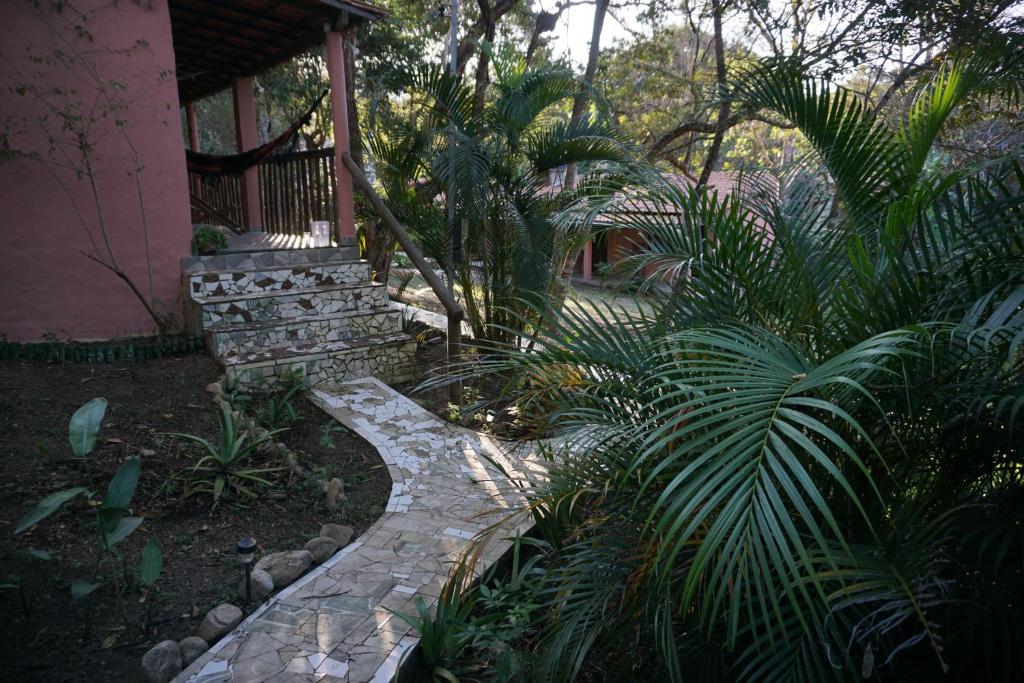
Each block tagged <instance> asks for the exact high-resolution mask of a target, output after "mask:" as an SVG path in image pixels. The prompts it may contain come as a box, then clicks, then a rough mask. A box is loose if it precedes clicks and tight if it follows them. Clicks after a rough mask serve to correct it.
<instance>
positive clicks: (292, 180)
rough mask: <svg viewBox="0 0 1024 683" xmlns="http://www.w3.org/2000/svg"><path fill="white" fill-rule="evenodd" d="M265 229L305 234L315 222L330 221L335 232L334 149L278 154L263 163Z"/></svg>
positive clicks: (262, 188) (261, 182)
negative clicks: (311, 223) (312, 222)
mask: <svg viewBox="0 0 1024 683" xmlns="http://www.w3.org/2000/svg"><path fill="white" fill-rule="evenodd" d="M259 172H260V202H261V204H262V206H263V230H264V232H269V233H281V234H286V235H301V234H304V233H306V232H309V224H310V222H311V221H330V223H331V232H332V234H333V232H334V224H335V222H336V216H337V212H336V210H335V205H334V203H335V201H336V200H335V196H334V187H335V185H334V173H335V171H334V148H331V147H329V148H327V149H314V150H310V151H308V152H294V153H292V154H275V155H272V156H270V157H267V158H266V159H264V160H263V161H261V162H260V164H259Z"/></svg>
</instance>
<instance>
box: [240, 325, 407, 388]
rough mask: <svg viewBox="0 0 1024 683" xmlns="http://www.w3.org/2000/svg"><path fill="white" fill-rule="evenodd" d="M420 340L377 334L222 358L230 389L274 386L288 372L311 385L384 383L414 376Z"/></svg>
mask: <svg viewBox="0 0 1024 683" xmlns="http://www.w3.org/2000/svg"><path fill="white" fill-rule="evenodd" d="M415 357H416V342H415V341H414V340H413V339H412V337H410V336H409V335H407V334H404V333H401V332H398V333H393V334H378V335H371V336H367V337H354V338H352V339H347V340H345V341H333V342H323V343H311V344H305V343H300V344H294V345H292V346H288V347H283V348H274V349H265V350H263V351H258V352H255V353H249V354H241V355H238V356H230V357H226V358H221V359H220V362H221V363H222V364H223V365H224V373H225V376H226V379H227V383H228V386H229V387H232V388H239V389H248V388H257V389H268V388H272V387H273V386H274V385H275V384H276V383H277V381H278V378H279V377H280V376H281V375H282V374H283V373H293V372H298V373H300V374H301V375H302V376H304V377H305V378H306V380H307V381H308V382H309V383H310V384H311V385H314V386H315V385H317V384H322V383H331V382H335V383H336V382H343V381H347V380H350V379H358V378H361V377H370V376H373V377H377V378H378V379H380V380H382V381H384V382H404V381H408V380H410V379H412V378H413V376H414V368H415Z"/></svg>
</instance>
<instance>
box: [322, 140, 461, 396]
mask: <svg viewBox="0 0 1024 683" xmlns="http://www.w3.org/2000/svg"><path fill="white" fill-rule="evenodd" d="M341 163H342V164H343V165H344V168H346V169H348V171H349V173H351V175H352V181H353V183H354V184H355V186H356V187H358V188H359V191H360V192H362V193H363V195H365V196H366V198H367V199H369V200H370V204H371V205H372V206H373V210H374V211H376V212H377V215H378V216H380V217H381V220H382V221H383V222H384V225H386V226H387V228H388V230H390V231H391V234H392V235H393V236H394V238H395V240H396V241H397V242H398V244H400V245H401V247H402V249H403V250H404V251H405V253H406V255H407V256H408V257H409V259H410V260H411V261H412V262H413V264H414V265H415V266H416V268H417V270H419V271H420V275H422V276H423V279H424V280H426V281H427V284H428V285H430V289H431V290H433V292H434V295H435V296H437V299H438V301H440V302H441V305H442V306H443V307H444V310H445V313H447V315H448V363H449V365H450V366H454V365H455V363H457V362H458V360H459V356H460V355H461V354H462V349H461V345H462V318H463V315H464V314H463V312H462V306H460V305H459V304H458V302H457V301H455V297H454V296H453V295H452V293H451V292H449V291H448V288H447V287H446V286H445V284H444V282H442V281H441V278H439V277H438V276H437V273H436V272H435V271H434V269H433V268H431V267H430V264H429V263H427V259H425V258H424V257H423V254H422V253H421V252H420V249H419V247H418V246H416V243H415V242H413V240H412V238H411V237H410V236H409V234H408V233H407V232H406V231H405V229H404V228H402V224H401V223H399V222H398V219H397V218H395V215H394V214H393V213H391V209H389V208H388V206H387V204H385V203H384V200H383V199H381V197H380V195H379V194H377V191H376V190H375V189H374V188H373V185H371V184H370V181H369V180H367V178H366V176H365V175H363V171H362V169H361V168H359V165H358V164H357V163H356V162H355V160H354V159H353V158H352V155H351V154H349V153H348V152H344V153H343V154H341ZM461 385H462V383H461V382H452V383H451V384H449V385H448V400H449V401H450V402H451V403H454V404H455V405H462V386H461Z"/></svg>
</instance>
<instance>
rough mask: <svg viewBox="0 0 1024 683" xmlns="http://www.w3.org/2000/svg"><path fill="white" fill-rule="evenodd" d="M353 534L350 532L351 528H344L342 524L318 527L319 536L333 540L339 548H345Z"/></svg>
mask: <svg viewBox="0 0 1024 683" xmlns="http://www.w3.org/2000/svg"><path fill="white" fill-rule="evenodd" d="M355 533H356V532H354V531H353V530H352V527H350V526H344V525H342V524H324V525H323V526H322V527H320V535H321V536H326V537H327V538H333V539H334V540H335V541H337V542H338V547H339V548H343V547H345V546H347V545H348V543H349V541H351V540H352V537H353V536H354V535H355Z"/></svg>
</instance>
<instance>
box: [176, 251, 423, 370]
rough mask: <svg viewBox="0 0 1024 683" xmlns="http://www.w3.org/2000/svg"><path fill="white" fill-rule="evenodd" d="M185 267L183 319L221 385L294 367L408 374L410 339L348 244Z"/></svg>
mask: <svg viewBox="0 0 1024 683" xmlns="http://www.w3.org/2000/svg"><path fill="white" fill-rule="evenodd" d="M182 273H183V277H184V279H185V286H186V289H187V292H188V299H189V311H190V314H189V315H190V325H191V327H192V329H194V330H196V331H197V332H198V331H201V332H202V334H203V336H204V337H205V339H206V345H207V348H208V349H209V350H210V353H212V354H213V356H214V357H215V358H216V359H217V360H218V361H219V362H220V363H221V364H222V366H223V368H224V372H225V375H226V378H227V382H228V386H232V387H240V388H269V387H272V386H273V385H274V384H275V383H276V382H277V381H278V377H279V376H280V375H281V374H282V373H283V372H293V371H297V372H299V373H301V374H302V375H304V376H305V377H306V379H307V381H308V382H309V383H310V384H313V385H316V384H320V383H323V382H342V381H347V380H351V379H358V378H361V377H369V376H373V377H377V378H379V379H381V380H383V381H385V382H401V381H405V380H408V379H411V378H412V375H413V363H414V356H415V352H416V344H415V342H414V341H413V340H412V338H411V337H409V335H407V334H404V333H403V332H402V315H401V313H400V312H399V311H396V310H393V309H391V308H390V307H389V305H388V292H387V287H386V286H385V285H383V284H379V283H376V282H373V280H372V279H371V278H370V266H369V264H368V263H367V262H366V261H363V260H360V259H358V258H356V253H355V248H354V247H352V246H341V247H324V248H319V249H313V248H309V249H267V250H248V251H232V252H226V253H218V254H213V255H210V256H191V257H186V258H184V259H182Z"/></svg>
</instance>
